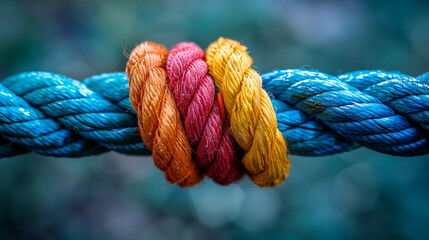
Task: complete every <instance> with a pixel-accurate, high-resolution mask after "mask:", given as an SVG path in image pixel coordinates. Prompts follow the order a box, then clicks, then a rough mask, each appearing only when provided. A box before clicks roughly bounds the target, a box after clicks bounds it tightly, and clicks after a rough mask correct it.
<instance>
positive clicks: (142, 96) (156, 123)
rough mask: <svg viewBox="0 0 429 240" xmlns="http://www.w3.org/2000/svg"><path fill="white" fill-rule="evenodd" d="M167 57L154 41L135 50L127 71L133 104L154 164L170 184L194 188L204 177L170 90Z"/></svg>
mask: <svg viewBox="0 0 429 240" xmlns="http://www.w3.org/2000/svg"><path fill="white" fill-rule="evenodd" d="M167 56H168V50H167V48H165V47H164V46H162V45H160V44H156V43H152V42H143V43H142V44H140V45H138V46H137V47H135V48H134V50H133V51H132V52H131V55H130V58H129V60H128V63H127V68H126V72H127V74H128V76H129V87H130V101H131V104H132V106H133V108H134V110H135V111H136V113H137V115H138V120H139V121H138V122H139V128H140V134H141V136H142V139H143V141H144V142H145V143H146V146H147V147H148V149H149V150H151V151H152V155H153V161H154V163H155V165H156V166H157V167H158V168H159V169H161V170H162V171H164V172H165V177H166V179H167V180H168V181H170V182H171V183H179V185H181V186H192V185H194V184H197V183H199V182H200V181H201V180H202V178H203V177H202V176H203V175H202V174H201V172H200V171H199V170H198V168H197V166H196V164H195V162H194V161H193V160H192V149H191V146H190V145H189V142H188V140H187V139H186V135H185V130H184V128H183V126H182V122H181V119H180V116H179V111H178V109H177V107H176V104H175V102H174V100H173V97H172V95H171V92H170V89H169V87H168V84H169V83H168V78H167V72H166V69H165V64H166V62H167Z"/></svg>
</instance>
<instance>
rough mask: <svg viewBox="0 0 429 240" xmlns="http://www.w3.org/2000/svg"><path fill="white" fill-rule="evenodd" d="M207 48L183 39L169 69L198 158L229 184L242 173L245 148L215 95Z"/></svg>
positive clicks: (209, 172) (209, 173) (215, 176)
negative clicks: (238, 143)
mask: <svg viewBox="0 0 429 240" xmlns="http://www.w3.org/2000/svg"><path fill="white" fill-rule="evenodd" d="M204 55H205V53H204V51H203V50H202V49H201V48H199V47H198V46H197V45H195V44H194V43H179V44H177V45H176V46H174V47H173V48H172V49H171V50H170V54H169V55H168V59H167V73H168V77H169V78H170V86H171V91H172V93H173V96H174V98H175V101H176V105H177V107H178V109H179V112H180V115H181V116H182V118H183V122H184V124H185V130H186V135H187V137H188V139H189V141H190V143H191V145H193V147H194V149H195V161H196V162H197V164H198V165H199V166H200V167H203V168H206V169H207V172H206V174H207V176H209V177H210V178H212V179H213V180H214V181H215V182H217V183H219V184H222V185H227V184H230V183H233V182H235V181H237V180H238V179H240V178H241V177H242V175H243V174H242V173H243V169H242V167H241V163H240V162H239V161H240V155H241V151H239V150H238V148H237V147H235V146H234V145H235V144H234V140H233V138H232V136H231V134H230V132H229V121H227V120H225V116H222V110H221V108H223V104H222V105H221V106H219V105H218V104H217V102H216V98H215V86H214V82H213V79H212V78H211V77H210V76H209V75H207V72H208V66H207V64H206V62H205V60H204Z"/></svg>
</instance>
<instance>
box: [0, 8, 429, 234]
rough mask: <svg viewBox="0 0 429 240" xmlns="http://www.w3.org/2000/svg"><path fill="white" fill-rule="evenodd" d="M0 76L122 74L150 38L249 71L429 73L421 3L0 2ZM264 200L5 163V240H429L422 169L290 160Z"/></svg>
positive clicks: (100, 169)
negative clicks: (233, 43)
mask: <svg viewBox="0 0 429 240" xmlns="http://www.w3.org/2000/svg"><path fill="white" fill-rule="evenodd" d="M0 22H1V24H0V77H1V78H3V77H5V76H7V75H9V74H13V73H18V72H22V71H30V70H43V71H52V72H56V73H60V74H63V75H66V76H69V77H72V78H76V79H83V78H85V77H88V76H91V75H92V74H98V73H101V72H112V71H123V70H124V68H125V63H126V61H127V58H126V53H129V52H130V51H131V50H132V48H133V47H134V46H135V45H136V44H138V43H139V42H142V41H145V40H151V41H155V42H159V43H162V44H164V45H166V46H167V47H172V46H173V45H174V44H175V43H177V42H180V41H194V42H196V43H197V44H199V45H200V46H202V47H203V48H206V47H207V46H208V44H210V43H211V42H212V41H215V40H216V39H217V38H218V37H219V36H225V37H229V38H233V39H236V40H239V41H240V42H242V43H243V44H245V45H247V46H248V48H249V51H250V54H251V55H252V57H253V58H254V60H255V69H256V70H257V71H259V72H260V73H264V72H267V71H270V70H272V69H276V68H297V67H312V68H316V69H319V70H320V71H323V72H326V73H330V74H339V73H345V72H347V71H353V70H361V69H383V70H398V71H401V72H403V73H406V74H410V75H420V74H422V73H424V72H426V71H429V3H428V2H427V1H405V0H404V1H357V0H344V1H334V0H332V1H322V0H318V1H316V0H314V1H309V0H287V1H274V0H265V1H256V0H254V1H253V0H252V1H250V0H247V1H244V0H237V1H227V0H221V1H219V0H218V1H214V0H213V1H201V0H200V1H197V0H186V1H174V0H158V1H137V0H135V1H113V0H108V1H106V0H103V1H102V0H98V1H88V0H78V1H64V0H63V1H49V0H44V1H12V0H2V1H0ZM291 158H292V160H293V167H292V170H291V174H290V177H289V178H288V180H287V181H286V182H285V183H284V184H283V185H282V186H280V187H277V188H274V189H259V188H257V187H255V186H254V185H252V183H251V182H250V181H249V180H248V179H244V180H242V181H241V182H240V183H237V184H234V185H232V186H229V187H219V186H217V185H215V184H213V183H212V182H211V181H209V180H206V181H205V182H204V183H203V184H201V185H198V186H196V187H194V188H189V189H180V188H178V187H177V186H172V185H170V184H168V183H167V182H166V181H165V180H164V177H163V175H162V174H161V172H160V171H159V170H158V169H156V168H155V167H154V166H153V163H152V160H151V158H149V157H130V156H125V155H120V154H116V153H108V154H103V155H100V156H95V157H87V158H80V159H64V158H51V157H44V156H39V155H35V154H27V155H23V156H19V157H15V158H10V159H1V160H0V239H107V240H110V239H206V240H210V239H428V238H429V233H428V229H429V174H428V172H429V157H428V156H422V157H407V158H404V157H392V156H388V155H383V154H379V153H376V152H373V151H370V150H366V149H359V150H356V151H353V152H350V153H344V154H338V155H334V156H330V157H318V158H309V157H298V156H291Z"/></svg>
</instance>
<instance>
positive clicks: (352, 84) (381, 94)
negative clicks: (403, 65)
mask: <svg viewBox="0 0 429 240" xmlns="http://www.w3.org/2000/svg"><path fill="white" fill-rule="evenodd" d="M262 78H263V87H264V88H265V89H266V90H267V91H268V92H270V93H271V96H272V102H273V105H274V107H275V109H276V112H277V120H278V126H279V129H280V130H281V131H282V133H283V135H284V137H285V138H286V140H287V142H288V148H289V151H290V152H291V153H293V154H298V155H308V156H321V155H329V154H334V153H340V152H344V151H349V150H352V149H355V148H357V147H359V146H365V147H368V148H370V149H373V150H376V151H379V152H383V153H388V154H392V155H421V154H425V153H427V152H428V151H429V147H428V131H429V85H428V82H429V81H428V79H429V74H424V75H422V76H420V77H419V78H417V79H416V78H412V77H410V76H406V75H403V74H400V73H391V72H382V71H361V72H353V73H348V74H344V75H341V76H339V77H333V76H329V75H326V74H323V73H320V72H317V71H311V70H299V69H296V70H278V71H273V72H270V73H267V74H264V75H262ZM127 85H128V78H127V76H126V74H125V73H108V74H101V75H96V76H93V77H91V78H88V79H85V80H84V81H83V82H79V81H76V80H72V79H69V78H67V77H64V76H61V75H58V74H52V73H47V72H28V73H21V74H17V75H14V76H11V77H8V78H6V79H4V80H3V81H2V82H1V84H0V133H1V136H2V137H1V138H0V157H9V156H14V155H18V154H23V153H26V152H28V151H33V152H37V153H39V154H43V155H50V156H67V157H80V156H87V155H92V154H99V153H102V152H105V151H108V150H114V151H117V152H121V153H125V154H138V155H147V154H150V152H149V151H148V150H147V148H146V147H145V146H144V144H143V142H142V141H141V138H140V136H139V133H138V128H137V119H136V115H135V112H134V110H133V108H132V106H131V103H130V101H129V98H128V87H127Z"/></svg>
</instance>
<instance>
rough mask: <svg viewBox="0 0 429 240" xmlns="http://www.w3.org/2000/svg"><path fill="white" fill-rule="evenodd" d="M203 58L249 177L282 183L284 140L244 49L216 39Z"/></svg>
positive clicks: (287, 165)
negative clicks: (221, 100)
mask: <svg viewBox="0 0 429 240" xmlns="http://www.w3.org/2000/svg"><path fill="white" fill-rule="evenodd" d="M206 60H207V64H208V66H209V73H210V74H211V75H212V76H213V78H214V80H215V82H216V86H217V87H218V88H219V89H220V91H221V92H222V95H223V99H224V103H225V108H226V110H227V112H228V113H229V115H230V116H231V117H230V122H231V132H232V135H233V136H234V138H235V140H236V141H237V143H238V144H239V145H240V146H241V148H242V149H243V150H244V151H245V152H246V153H245V155H244V157H243V159H242V163H243V165H244V166H245V168H246V169H247V171H248V172H249V174H250V178H251V179H252V181H253V182H254V183H256V184H257V185H259V186H261V187H265V186H275V185H277V184H280V183H282V182H283V181H284V180H285V179H286V177H287V174H288V172H289V168H290V160H289V158H288V157H287V149H286V143H285V140H284V139H283V136H282V134H281V132H280V131H279V130H278V129H277V121H276V115H275V112H274V109H273V106H272V104H271V101H270V99H269V97H268V94H267V93H266V92H265V91H264V90H263V89H262V87H261V86H262V80H261V77H260V76H259V74H258V73H257V72H256V71H255V70H253V69H252V68H251V66H252V63H253V60H252V58H251V57H250V56H249V55H248V54H247V52H246V48H245V47H244V46H242V45H240V43H238V42H236V41H233V40H229V39H224V38H219V40H218V41H216V42H214V43H212V44H211V45H210V46H209V47H208V49H207V57H206Z"/></svg>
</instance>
